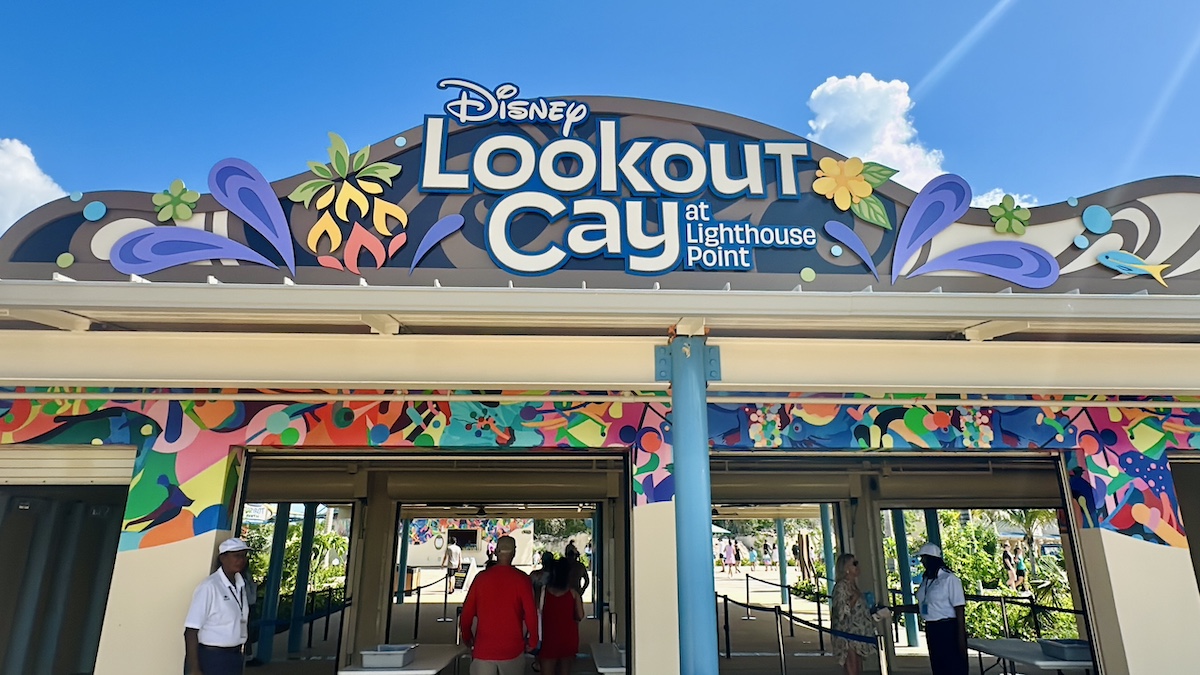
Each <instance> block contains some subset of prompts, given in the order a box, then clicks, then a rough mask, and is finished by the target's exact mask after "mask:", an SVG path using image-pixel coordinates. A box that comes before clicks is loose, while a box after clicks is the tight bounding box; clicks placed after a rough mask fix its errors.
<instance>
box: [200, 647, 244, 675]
mask: <svg viewBox="0 0 1200 675" xmlns="http://www.w3.org/2000/svg"><path fill="white" fill-rule="evenodd" d="M197 656H198V657H200V658H199V660H200V670H201V672H203V673H204V675H242V666H243V664H244V663H245V658H244V657H243V656H242V648H241V647H234V648H233V649H217V648H214V647H205V646H204V645H200V652H199V653H198V654H197Z"/></svg>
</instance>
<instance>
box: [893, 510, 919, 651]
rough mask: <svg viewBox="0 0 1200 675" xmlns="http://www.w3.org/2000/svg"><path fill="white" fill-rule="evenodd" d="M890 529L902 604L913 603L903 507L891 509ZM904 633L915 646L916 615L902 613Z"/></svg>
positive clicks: (910, 645) (911, 644) (910, 644)
mask: <svg viewBox="0 0 1200 675" xmlns="http://www.w3.org/2000/svg"><path fill="white" fill-rule="evenodd" d="M892 530H894V532H893V534H895V536H896V571H897V572H899V576H900V597H901V598H902V599H903V601H904V604H906V605H911V604H913V592H912V565H911V564H909V555H908V530H907V529H906V528H905V525H904V509H892ZM904 633H905V635H906V636H907V637H908V646H909V647H915V646H917V615H916V614H905V615H904Z"/></svg>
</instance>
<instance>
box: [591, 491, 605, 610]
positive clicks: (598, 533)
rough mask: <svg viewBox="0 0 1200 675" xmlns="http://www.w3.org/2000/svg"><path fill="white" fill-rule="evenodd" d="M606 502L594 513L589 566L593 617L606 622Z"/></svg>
mask: <svg viewBox="0 0 1200 675" xmlns="http://www.w3.org/2000/svg"><path fill="white" fill-rule="evenodd" d="M604 506H605V503H604V502H600V503H598V504H596V510H595V511H594V512H593V513H592V555H591V556H590V557H589V558H588V565H589V566H590V567H591V568H592V615H593V616H594V617H597V618H599V619H600V620H601V621H603V620H604V617H603V614H604V613H603V612H601V611H600V608H601V607H603V606H604V554H603V553H602V552H601V547H603V546H604Z"/></svg>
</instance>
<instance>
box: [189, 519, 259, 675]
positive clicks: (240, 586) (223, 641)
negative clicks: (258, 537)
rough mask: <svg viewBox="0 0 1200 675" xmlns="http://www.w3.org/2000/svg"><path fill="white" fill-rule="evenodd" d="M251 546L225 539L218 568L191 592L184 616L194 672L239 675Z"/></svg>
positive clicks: (247, 612)
mask: <svg viewBox="0 0 1200 675" xmlns="http://www.w3.org/2000/svg"><path fill="white" fill-rule="evenodd" d="M249 551H250V547H249V546H247V545H246V542H244V541H242V540H241V539H236V538H235V539H226V540H225V541H223V542H221V545H220V546H219V547H217V564H218V567H217V571H215V572H213V573H212V574H210V575H208V576H207V577H205V578H204V581H201V582H200V584H199V585H198V586H196V590H195V591H194V592H193V593H192V604H191V605H189V606H188V613H187V617H186V618H185V619H184V620H183V648H184V658H185V660H186V664H185V665H186V668H187V672H188V673H191V675H240V674H241V672H242V666H243V665H244V664H245V658H244V657H243V656H242V646H243V645H245V644H246V625H247V622H248V620H249V617H250V599H249V597H248V596H247V595H246V581H245V579H243V577H242V570H244V569H246V564H247V562H248V560H249Z"/></svg>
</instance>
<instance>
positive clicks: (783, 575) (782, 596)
mask: <svg viewBox="0 0 1200 675" xmlns="http://www.w3.org/2000/svg"><path fill="white" fill-rule="evenodd" d="M775 547H776V549H777V550H778V551H779V603H780V604H782V605H786V604H787V601H788V596H789V595H791V593H790V592H788V580H787V563H788V558H787V536H786V533H785V532H784V531H783V518H776V519H775Z"/></svg>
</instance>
